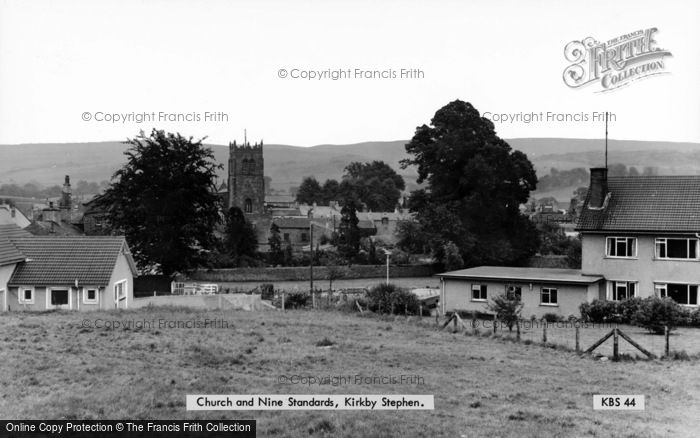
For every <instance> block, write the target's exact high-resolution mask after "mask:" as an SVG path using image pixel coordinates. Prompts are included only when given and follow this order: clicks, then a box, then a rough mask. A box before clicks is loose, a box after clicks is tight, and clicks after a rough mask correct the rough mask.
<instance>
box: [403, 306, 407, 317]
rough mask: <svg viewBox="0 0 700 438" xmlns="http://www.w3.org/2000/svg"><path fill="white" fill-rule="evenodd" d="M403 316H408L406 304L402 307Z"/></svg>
mask: <svg viewBox="0 0 700 438" xmlns="http://www.w3.org/2000/svg"><path fill="white" fill-rule="evenodd" d="M403 315H404V316H408V304H407V303H404V305H403Z"/></svg>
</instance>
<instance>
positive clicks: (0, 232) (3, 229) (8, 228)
mask: <svg viewBox="0 0 700 438" xmlns="http://www.w3.org/2000/svg"><path fill="white" fill-rule="evenodd" d="M31 236H33V234H32V233H30V232H29V231H26V230H24V229H22V228H20V227H19V226H18V225H15V224H6V225H0V239H1V238H5V239H9V240H12V239H14V238H17V237H31Z"/></svg>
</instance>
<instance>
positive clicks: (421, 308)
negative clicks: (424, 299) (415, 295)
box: [418, 304, 423, 320]
mask: <svg viewBox="0 0 700 438" xmlns="http://www.w3.org/2000/svg"><path fill="white" fill-rule="evenodd" d="M418 318H419V319H420V320H423V305H422V304H419V305H418Z"/></svg>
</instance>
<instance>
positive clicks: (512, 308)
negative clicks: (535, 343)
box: [488, 294, 523, 330]
mask: <svg viewBox="0 0 700 438" xmlns="http://www.w3.org/2000/svg"><path fill="white" fill-rule="evenodd" d="M488 309H489V310H490V311H492V312H494V313H495V314H496V318H498V319H499V320H500V321H502V322H503V323H505V324H506V325H507V326H508V330H513V326H514V325H515V322H516V321H517V320H518V319H520V312H522V311H523V302H522V301H520V300H519V299H518V298H508V296H507V295H506V294H502V295H498V296H497V297H495V298H493V299H492V300H491V301H490V302H489V304H488Z"/></svg>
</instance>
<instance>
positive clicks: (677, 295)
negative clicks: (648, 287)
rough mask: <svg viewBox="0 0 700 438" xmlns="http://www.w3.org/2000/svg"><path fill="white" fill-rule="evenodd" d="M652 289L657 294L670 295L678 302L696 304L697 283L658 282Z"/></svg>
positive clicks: (661, 295) (687, 304) (689, 304)
mask: <svg viewBox="0 0 700 438" xmlns="http://www.w3.org/2000/svg"><path fill="white" fill-rule="evenodd" d="M654 289H655V290H656V294H657V296H659V297H670V298H671V299H673V300H674V301H675V302H677V303H678V304H683V305H686V306H697V305H698V285H696V284H674V283H659V284H656V285H654Z"/></svg>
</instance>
